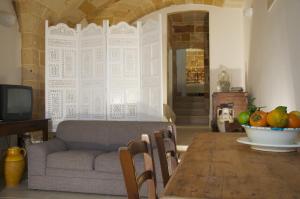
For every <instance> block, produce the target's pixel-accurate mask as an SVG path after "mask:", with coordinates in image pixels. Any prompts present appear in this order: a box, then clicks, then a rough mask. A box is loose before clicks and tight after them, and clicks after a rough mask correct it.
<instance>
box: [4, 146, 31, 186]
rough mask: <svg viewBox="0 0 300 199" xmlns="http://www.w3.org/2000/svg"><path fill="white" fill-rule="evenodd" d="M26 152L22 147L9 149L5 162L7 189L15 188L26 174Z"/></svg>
mask: <svg viewBox="0 0 300 199" xmlns="http://www.w3.org/2000/svg"><path fill="white" fill-rule="evenodd" d="M25 156H26V150H25V149H23V148H20V147H10V148H8V149H7V153H6V157H5V160H4V177H5V184H6V186H7V187H14V186H17V185H18V184H19V183H20V180H21V178H22V176H23V173H24V168H25V158H24V157H25Z"/></svg>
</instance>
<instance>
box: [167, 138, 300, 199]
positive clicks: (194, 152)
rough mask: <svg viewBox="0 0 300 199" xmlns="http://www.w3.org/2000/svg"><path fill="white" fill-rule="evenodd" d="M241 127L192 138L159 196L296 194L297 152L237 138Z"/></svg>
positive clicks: (275, 197) (231, 198)
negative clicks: (266, 147)
mask: <svg viewBox="0 0 300 199" xmlns="http://www.w3.org/2000/svg"><path fill="white" fill-rule="evenodd" d="M245 136H246V134H244V133H201V134H199V135H198V136H196V137H195V138H194V139H193V142H192V144H191V145H190V146H189V147H188V149H187V151H186V152H185V154H184V155H183V158H182V161H181V162H180V164H179V165H178V167H177V168H176V170H175V171H174V173H173V174H172V176H171V178H170V180H169V182H168V184H167V185H166V187H165V190H164V192H163V193H162V196H161V197H162V198H163V199H171V198H200V199H300V153H299V152H296V151H295V152H288V153H278V152H264V151H257V150H253V149H251V148H250V146H248V145H244V144H240V143H238V142H237V141H236V139H237V138H239V137H245Z"/></svg>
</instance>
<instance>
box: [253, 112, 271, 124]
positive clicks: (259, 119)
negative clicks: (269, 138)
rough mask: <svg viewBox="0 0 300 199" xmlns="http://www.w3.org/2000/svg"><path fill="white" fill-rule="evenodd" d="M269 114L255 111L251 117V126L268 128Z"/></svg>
mask: <svg viewBox="0 0 300 199" xmlns="http://www.w3.org/2000/svg"><path fill="white" fill-rule="evenodd" d="M267 115H268V114H267V113H266V112H264V111H255V112H254V113H253V114H252V115H251V116H250V125H251V126H260V127H264V126H267V125H268V124H267Z"/></svg>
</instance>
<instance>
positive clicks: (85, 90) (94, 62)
mask: <svg viewBox="0 0 300 199" xmlns="http://www.w3.org/2000/svg"><path fill="white" fill-rule="evenodd" d="M78 69H79V75H78V91H79V93H78V94H79V96H78V98H79V110H78V111H79V119H100V120H105V119H106V37H105V31H104V29H103V28H102V27H100V26H97V25H96V24H90V25H88V26H87V27H86V28H84V29H83V30H82V31H80V33H79V65H78Z"/></svg>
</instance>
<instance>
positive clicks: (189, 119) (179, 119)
mask: <svg viewBox="0 0 300 199" xmlns="http://www.w3.org/2000/svg"><path fill="white" fill-rule="evenodd" d="M208 124H209V119H208V115H207V116H190V115H178V116H176V125H208Z"/></svg>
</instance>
